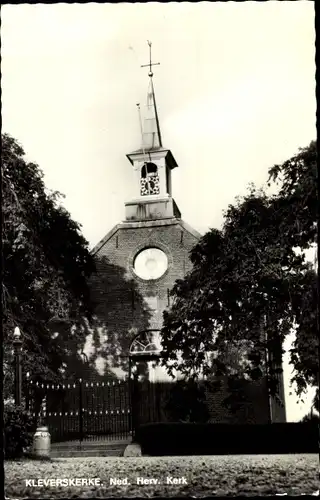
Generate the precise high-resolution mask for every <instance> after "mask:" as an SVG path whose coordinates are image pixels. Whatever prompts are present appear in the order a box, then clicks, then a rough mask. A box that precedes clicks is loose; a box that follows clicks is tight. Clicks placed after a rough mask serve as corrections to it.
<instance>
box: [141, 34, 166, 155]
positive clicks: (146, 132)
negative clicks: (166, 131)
mask: <svg viewBox="0 0 320 500" xmlns="http://www.w3.org/2000/svg"><path fill="white" fill-rule="evenodd" d="M148 45H149V63H148V64H143V65H142V66H141V67H142V68H145V67H148V68H149V72H148V76H149V86H148V93H147V102H146V106H145V107H144V108H143V109H142V117H141V114H140V104H137V106H138V109H139V118H140V127H141V139H142V142H141V152H144V151H152V150H158V149H162V138H161V130H160V124H159V117H158V111H157V104H156V97H155V91H154V85H153V71H152V66H156V65H158V64H160V63H153V62H152V58H151V42H149V41H148ZM138 151H139V150H138Z"/></svg>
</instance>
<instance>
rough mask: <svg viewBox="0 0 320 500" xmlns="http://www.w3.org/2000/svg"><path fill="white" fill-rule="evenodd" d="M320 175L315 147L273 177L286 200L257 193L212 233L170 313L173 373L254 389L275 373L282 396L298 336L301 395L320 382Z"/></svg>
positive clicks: (167, 333)
mask: <svg viewBox="0 0 320 500" xmlns="http://www.w3.org/2000/svg"><path fill="white" fill-rule="evenodd" d="M316 176H317V171H316V144H315V142H312V143H311V144H310V145H309V147H307V148H304V149H301V150H300V151H299V153H298V154H297V155H296V156H294V157H293V158H291V159H290V160H288V161H286V162H285V163H284V164H283V165H281V166H278V165H276V166H274V167H273V168H271V169H270V171H269V183H271V182H272V183H277V182H278V183H280V189H279V190H278V192H277V194H275V195H267V194H266V192H265V191H264V190H263V189H260V190H258V189H257V188H255V186H251V187H250V189H249V192H248V194H247V195H246V196H245V197H243V198H238V199H237V200H236V203H235V204H234V205H230V206H229V207H228V209H227V210H226V212H225V214H224V225H223V228H222V230H221V231H218V230H215V229H211V230H210V231H209V232H208V233H207V234H205V235H204V236H203V237H202V238H201V240H200V241H199V242H198V244H197V245H196V246H195V247H194V249H193V250H192V252H191V255H190V258H191V261H192V264H193V268H192V270H191V272H190V273H189V274H188V275H187V276H186V277H185V279H183V280H178V281H177V282H176V283H175V286H174V288H173V290H172V296H173V305H172V307H171V309H170V311H168V312H165V313H164V325H163V330H162V338H163V340H162V346H163V364H165V365H166V366H167V368H168V369H169V372H170V373H172V371H173V369H178V370H180V371H181V372H182V373H184V374H185V375H186V376H189V377H190V376H192V377H197V376H198V374H199V373H202V374H206V375H209V376H214V377H219V376H223V375H228V376H229V377H234V378H235V379H239V378H244V379H251V380H252V379H257V378H259V377H261V376H262V375H263V374H264V373H266V370H267V373H268V375H269V377H268V382H269V388H270V391H271V392H273V393H275V391H276V386H277V383H278V377H277V373H278V372H279V371H280V370H281V368H280V361H281V356H282V352H283V350H282V346H283V341H284V339H285V338H286V336H287V335H288V334H289V333H290V332H291V331H292V329H293V328H295V329H296V336H297V337H296V342H295V345H294V346H293V349H292V352H291V363H292V364H293V366H294V368H295V369H296V371H297V375H296V376H295V381H296V382H297V392H298V394H299V395H300V394H301V393H302V392H303V391H304V390H305V388H306V386H307V384H316V383H318V382H319V376H318V371H319V370H318V360H317V359H316V358H317V351H316V348H317V346H318V328H317V322H316V318H317V314H316V305H317V287H316V280H317V276H316V273H315V271H314V270H313V269H312V266H311V265H310V264H309V263H308V262H307V261H306V258H305V250H307V249H308V248H309V247H310V246H311V245H312V244H313V243H314V241H315V237H316V220H317V182H316ZM297 248H298V249H299V250H300V251H297ZM266 348H268V351H269V352H270V353H272V356H270V357H266ZM310 354H312V355H311V357H310Z"/></svg>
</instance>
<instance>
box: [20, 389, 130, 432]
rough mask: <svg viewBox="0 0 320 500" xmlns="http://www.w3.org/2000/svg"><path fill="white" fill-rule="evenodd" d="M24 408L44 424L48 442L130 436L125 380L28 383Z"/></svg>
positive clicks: (127, 392) (127, 395) (128, 398)
mask: <svg viewBox="0 0 320 500" xmlns="http://www.w3.org/2000/svg"><path fill="white" fill-rule="evenodd" d="M27 408H28V409H29V411H30V412H31V413H32V414H33V416H35V417H38V421H41V422H42V423H43V424H45V425H47V426H48V428H49V432H50V434H51V439H52V442H58V441H67V440H73V439H79V440H80V441H82V440H84V439H99V438H102V437H103V438H104V439H110V440H113V439H122V438H127V437H128V436H129V435H130V433H131V428H132V422H131V411H130V394H129V384H128V382H127V381H121V380H119V381H116V382H85V381H82V380H78V381H75V382H72V383H65V384H39V383H33V382H32V381H30V382H29V384H28V391H27Z"/></svg>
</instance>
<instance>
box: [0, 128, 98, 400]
mask: <svg viewBox="0 0 320 500" xmlns="http://www.w3.org/2000/svg"><path fill="white" fill-rule="evenodd" d="M1 173H2V193H3V198H2V214H3V219H2V241H3V253H2V257H3V281H2V311H3V334H4V335H3V337H4V372H5V373H4V375H5V388H7V391H10V380H11V379H12V369H11V367H12V333H13V330H14V328H15V327H16V326H19V327H20V329H21V331H22V333H23V338H24V343H23V347H24V351H25V356H24V361H23V370H24V372H27V371H29V372H30V373H32V375H33V376H34V378H35V379H39V380H52V381H58V380H60V378H61V376H62V372H63V367H64V365H66V364H67V360H68V356H69V355H70V353H71V351H72V349H73V348H74V347H76V346H79V345H81V343H83V340H84V335H85V328H84V321H83V318H89V319H90V317H91V312H92V307H91V301H90V293H89V287H88V284H87V279H88V277H89V276H90V275H91V274H92V272H93V271H94V263H93V259H92V257H91V255H90V252H89V250H88V243H87V242H86V240H85V239H84V237H83V236H82V235H81V232H80V225H79V224H78V223H76V222H74V221H73V220H72V219H71V217H70V215H69V213H68V212H67V211H66V210H65V209H64V208H63V207H62V206H61V205H60V204H59V200H60V198H61V196H62V195H61V194H60V193H58V192H49V191H48V190H47V189H46V187H45V184H44V181H43V174H42V172H41V170H40V169H39V167H38V166H37V165H36V164H34V163H30V162H27V161H26V160H25V154H24V151H23V149H22V147H21V146H20V145H19V144H18V142H17V141H16V140H15V139H13V138H12V137H10V136H9V135H8V134H3V135H2V165H1ZM71 347H72V349H71Z"/></svg>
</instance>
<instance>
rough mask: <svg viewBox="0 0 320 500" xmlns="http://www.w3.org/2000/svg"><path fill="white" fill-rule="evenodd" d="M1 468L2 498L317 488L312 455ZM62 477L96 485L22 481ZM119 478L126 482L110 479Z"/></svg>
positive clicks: (75, 461) (62, 461) (24, 463)
mask: <svg viewBox="0 0 320 500" xmlns="http://www.w3.org/2000/svg"><path fill="white" fill-rule="evenodd" d="M4 470H5V493H6V498H7V499H11V498H28V497H29V498H53V499H55V498H71V497H73V498H92V497H102V498H108V497H113V498H115V497H119V498H120V497H157V496H161V497H168V498H170V497H176V496H180V497H182V496H189V497H190V496H193V497H202V496H209V495H210V496H228V495H229V496H235V495H245V496H252V495H275V494H277V493H278V494H281V493H282V494H285V493H287V494H288V495H301V494H307V495H310V494H315V493H316V492H317V491H319V459H318V456H317V455H314V454H310V455H309V454H308V455H302V454H301V455H300V454H299V455H230V456H226V455H223V456H203V457H191V456H188V457H135V458H117V457H98V458H93V457H90V458H84V457H81V458H80V457H79V458H57V459H52V461H50V462H37V461H31V460H20V461H7V462H5V465H4ZM64 478H67V479H72V480H73V481H74V482H75V481H76V478H78V479H79V480H82V479H91V480H93V479H94V478H96V479H98V481H97V482H100V485H90V484H88V485H81V486H77V485H72V484H71V485H68V486H64V485H51V486H43V487H41V486H39V485H38V483H37V485H34V486H27V485H26V480H32V479H34V480H36V481H38V480H39V479H40V480H49V479H55V480H56V479H64ZM150 480H153V481H152V482H151V481H150ZM119 481H122V482H124V483H126V482H127V483H128V484H114V483H117V482H119ZM110 483H113V484H110ZM139 483H140V484H139ZM141 483H146V484H141ZM147 483H149V484H147ZM150 483H151V484H150ZM174 483H176V484H174Z"/></svg>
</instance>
